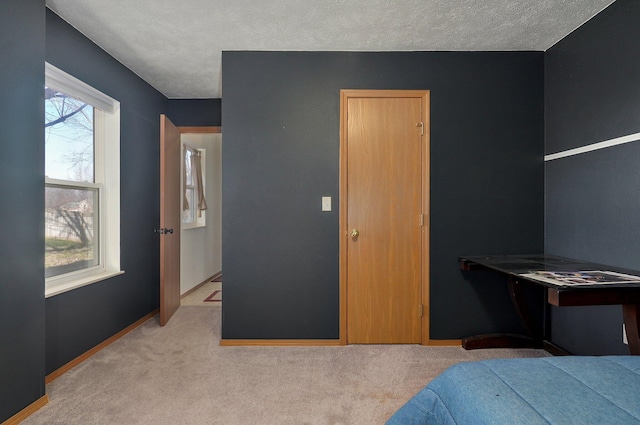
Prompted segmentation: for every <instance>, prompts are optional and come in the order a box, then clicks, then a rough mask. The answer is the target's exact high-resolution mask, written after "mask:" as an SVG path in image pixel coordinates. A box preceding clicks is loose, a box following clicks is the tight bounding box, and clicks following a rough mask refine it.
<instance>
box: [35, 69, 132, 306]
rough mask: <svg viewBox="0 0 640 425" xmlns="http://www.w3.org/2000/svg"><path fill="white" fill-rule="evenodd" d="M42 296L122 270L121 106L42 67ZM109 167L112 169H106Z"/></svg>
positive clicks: (65, 76) (97, 279) (61, 73)
mask: <svg viewBox="0 0 640 425" xmlns="http://www.w3.org/2000/svg"><path fill="white" fill-rule="evenodd" d="M44 91H45V108H44V109H45V117H44V126H45V140H44V142H45V217H44V220H45V247H44V248H45V282H46V284H45V288H46V290H45V294H46V296H52V295H56V294H59V293H62V292H65V291H68V290H71V289H74V288H77V287H79V286H84V285H87V284H90V283H93V282H97V281H99V280H102V279H106V278H107V277H111V276H113V275H115V274H119V273H121V271H120V270H119V269H120V252H119V249H120V248H119V245H120V201H119V199H120V193H119V192H120V167H119V166H115V167H114V166H112V165H113V164H119V163H120V112H119V110H120V108H119V103H118V102H117V101H115V100H114V99H111V98H110V97H108V96H106V95H104V94H103V93H101V92H99V91H97V90H95V89H94V88H92V87H90V86H88V85H86V84H85V83H83V82H81V81H80V80H77V79H76V78H74V77H72V76H70V75H69V74H66V73H64V72H63V71H61V70H59V69H57V68H55V67H54V66H52V65H50V64H48V63H47V64H46V65H45V89H44ZM105 164H109V167H106V166H105Z"/></svg>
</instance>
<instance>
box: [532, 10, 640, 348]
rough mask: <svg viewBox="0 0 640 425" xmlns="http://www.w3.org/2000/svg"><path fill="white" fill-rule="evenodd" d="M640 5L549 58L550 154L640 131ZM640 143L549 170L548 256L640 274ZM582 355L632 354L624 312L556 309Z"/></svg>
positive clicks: (561, 335) (587, 28) (559, 327)
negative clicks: (624, 339)
mask: <svg viewBox="0 0 640 425" xmlns="http://www.w3.org/2000/svg"><path fill="white" fill-rule="evenodd" d="M639 20H640V2H638V1H637V0H617V1H616V2H615V3H613V4H612V5H611V6H609V7H608V8H607V9H605V10H604V11H603V12H601V13H600V14H599V15H597V16H596V17H595V18H593V19H592V20H591V21H589V22H587V23H586V24H585V25H583V26H582V27H580V28H578V29H577V30H576V31H575V32H573V33H572V34H570V35H569V36H568V37H566V38H565V39H563V40H562V41H560V42H559V43H558V44H556V45H555V46H554V47H553V48H551V49H550V50H549V51H548V52H547V53H546V57H545V58H546V66H545V68H546V69H545V80H546V86H545V106H546V107H545V109H546V129H545V132H546V153H548V154H549V153H555V152H559V151H563V150H566V149H571V148H575V147H579V146H585V145H589V144H592V143H597V142H600V141H603V140H609V139H613V138H616V137H620V136H625V135H628V134H633V133H638V132H640V50H639V49H638V40H640V26H639V25H638V22H639ZM638 164H640V144H639V143H638V142H635V143H631V144H627V145H623V146H617V147H612V148H607V149H604V150H599V151H594V152H589V153H584V154H581V155H577V156H573V157H568V158H565V159H558V160H555V161H550V162H547V163H546V212H545V220H546V225H545V233H546V241H545V250H546V252H547V253H552V254H557V255H564V256H568V257H574V258H579V259H585V260H589V261H595V262H599V263H604V264H610V265H613V266H618V267H626V268H630V269H635V270H640V238H638V235H640V215H639V214H638V211H640V191H639V188H640V166H639V165H638ZM552 325H553V340H554V342H556V343H557V344H559V345H561V346H563V347H564V348H566V349H568V350H569V351H572V352H574V353H576V354H615V353H620V354H622V353H628V349H627V347H626V346H625V345H623V344H622V309H621V307H619V306H611V307H589V308H582V307H571V308H562V309H554V310H553V311H552Z"/></svg>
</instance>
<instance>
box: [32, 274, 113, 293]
mask: <svg viewBox="0 0 640 425" xmlns="http://www.w3.org/2000/svg"><path fill="white" fill-rule="evenodd" d="M123 273H124V272H123V271H120V270H119V271H114V272H109V271H106V272H102V273H99V274H92V275H91V276H87V277H84V278H82V279H76V280H74V281H72V282H64V283H60V284H58V285H51V286H48V287H46V288H45V289H44V297H45V298H49V297H53V296H54V295H58V294H62V293H64V292H68V291H71V290H72V289H76V288H81V287H83V286H87V285H91V284H92V283H96V282H100V281H101V280H106V279H109V278H112V277H114V276H118V275H121V274H123Z"/></svg>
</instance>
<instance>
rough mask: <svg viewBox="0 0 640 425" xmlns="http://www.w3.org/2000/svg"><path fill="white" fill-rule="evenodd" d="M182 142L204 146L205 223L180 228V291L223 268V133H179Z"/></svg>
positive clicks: (198, 146) (183, 291) (197, 147)
mask: <svg viewBox="0 0 640 425" xmlns="http://www.w3.org/2000/svg"><path fill="white" fill-rule="evenodd" d="M181 139H182V143H183V144H184V143H186V144H187V145H189V146H190V147H192V148H195V149H206V183H205V185H206V186H205V197H206V200H207V206H208V209H207V212H206V216H207V217H206V226H205V227H198V228H194V229H183V230H182V231H181V232H182V234H181V239H180V294H184V293H186V292H187V291H189V290H190V289H192V288H194V287H195V286H197V285H198V284H200V283H202V282H203V281H204V280H205V279H208V278H209V277H211V276H213V275H215V274H216V273H218V272H220V271H222V135H221V134H182V136H181Z"/></svg>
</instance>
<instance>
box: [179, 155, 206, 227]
mask: <svg viewBox="0 0 640 425" xmlns="http://www.w3.org/2000/svg"><path fill="white" fill-rule="evenodd" d="M187 149H191V150H192V151H197V152H200V164H201V166H202V190H203V191H204V192H205V193H207V150H206V149H204V148H201V149H198V148H194V147H191V146H189V145H188V144H186V143H183V144H182V169H183V170H184V167H185V165H186V164H185V161H184V159H185V156H186V155H185V153H186V151H187ZM184 174H185V173H184V171H183V172H182V176H183V177H182V178H184ZM181 187H186V185H184V184H183V185H182V186H181ZM197 192H198V191H197V190H194V197H193V202H192V203H193V204H194V205H190V207H191V208H193V209H194V210H193V211H194V218H195V220H194V221H192V222H184V221H182V218H181V219H180V222H181V224H182V230H188V229H198V228H200V227H206V225H207V211H202V215H201V216H200V217H198V207H197V205H195V200H196V197H195V195H196V194H197Z"/></svg>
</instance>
